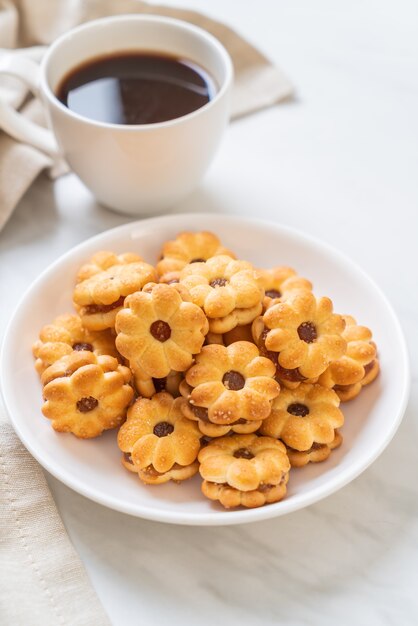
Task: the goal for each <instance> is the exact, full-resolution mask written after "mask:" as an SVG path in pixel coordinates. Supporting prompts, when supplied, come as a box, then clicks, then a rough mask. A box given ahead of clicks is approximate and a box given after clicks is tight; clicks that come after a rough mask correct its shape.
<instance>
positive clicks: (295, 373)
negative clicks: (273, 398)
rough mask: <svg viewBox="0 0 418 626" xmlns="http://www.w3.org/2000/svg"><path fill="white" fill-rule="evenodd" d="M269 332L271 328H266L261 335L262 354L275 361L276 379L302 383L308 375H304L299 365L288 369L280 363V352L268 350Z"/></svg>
mask: <svg viewBox="0 0 418 626" xmlns="http://www.w3.org/2000/svg"><path fill="white" fill-rule="evenodd" d="M268 333H269V330H268V329H267V328H265V329H264V330H263V332H262V334H261V336H260V343H261V345H260V354H261V355H262V356H265V357H266V358H267V359H270V361H273V363H274V365H275V366H276V374H275V378H276V380H278V382H280V380H287V381H288V382H289V383H301V382H303V381H304V380H306V377H305V376H302V374H301V373H300V371H299V369H298V368H297V367H296V368H295V369H286V368H285V367H282V366H281V365H280V363H279V354H280V353H279V352H271V350H267V348H266V337H267V335H268Z"/></svg>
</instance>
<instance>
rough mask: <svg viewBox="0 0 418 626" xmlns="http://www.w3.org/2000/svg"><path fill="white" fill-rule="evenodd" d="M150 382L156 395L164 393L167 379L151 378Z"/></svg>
mask: <svg viewBox="0 0 418 626" xmlns="http://www.w3.org/2000/svg"><path fill="white" fill-rule="evenodd" d="M152 382H153V383H154V387H155V392H156V393H159V392H160V391H165V386H166V384H167V378H153V379H152Z"/></svg>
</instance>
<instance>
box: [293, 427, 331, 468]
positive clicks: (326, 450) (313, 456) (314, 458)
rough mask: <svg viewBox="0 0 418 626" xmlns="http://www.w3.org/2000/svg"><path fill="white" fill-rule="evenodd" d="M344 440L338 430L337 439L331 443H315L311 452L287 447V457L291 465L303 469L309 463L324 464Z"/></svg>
mask: <svg viewBox="0 0 418 626" xmlns="http://www.w3.org/2000/svg"><path fill="white" fill-rule="evenodd" d="M342 442H343V438H342V436H341V435H340V433H339V432H338V431H337V430H336V431H335V437H334V439H333V440H332V441H331V443H313V444H312V447H311V448H310V449H309V450H304V451H302V452H301V451H300V450H295V449H294V448H289V446H287V447H286V451H287V456H288V457H289V461H290V465H291V466H292V467H303V466H304V465H307V464H308V463H322V461H326V460H327V458H328V457H329V455H330V454H331V452H332V451H333V450H335V448H339V446H340V445H341V444H342Z"/></svg>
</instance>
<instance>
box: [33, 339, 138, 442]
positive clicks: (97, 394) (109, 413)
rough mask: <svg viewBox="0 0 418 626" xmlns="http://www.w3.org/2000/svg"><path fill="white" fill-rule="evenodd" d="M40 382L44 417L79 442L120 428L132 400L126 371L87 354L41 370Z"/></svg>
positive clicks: (108, 360) (77, 354)
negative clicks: (111, 429)
mask: <svg viewBox="0 0 418 626" xmlns="http://www.w3.org/2000/svg"><path fill="white" fill-rule="evenodd" d="M60 368H61V369H60ZM43 381H44V383H45V387H44V390H43V395H44V400H45V403H44V405H43V407H42V412H43V414H44V415H45V417H47V418H48V419H50V420H51V422H52V427H53V428H54V429H55V430H57V431H59V432H71V433H73V434H74V435H75V436H76V437H81V438H83V439H87V438H91V437H97V436H98V435H101V433H102V432H103V431H104V430H108V429H110V428H115V427H116V426H120V424H121V423H122V422H123V421H124V420H125V418H126V409H127V407H128V405H129V403H130V402H131V400H132V397H133V389H132V387H131V386H130V384H129V383H130V381H131V372H130V370H129V369H128V368H127V367H124V366H123V365H120V364H119V362H118V361H117V360H116V359H114V358H112V357H108V356H105V357H96V356H95V355H94V354H93V353H92V352H87V351H84V352H83V351H82V352H72V353H71V354H70V355H68V356H64V357H63V358H62V359H60V361H57V362H56V363H54V364H53V365H51V366H50V367H49V368H48V369H47V370H45V372H44V373H43Z"/></svg>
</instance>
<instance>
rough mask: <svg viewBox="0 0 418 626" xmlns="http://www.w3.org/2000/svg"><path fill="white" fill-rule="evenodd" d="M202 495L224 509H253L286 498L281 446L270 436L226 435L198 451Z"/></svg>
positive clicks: (284, 456) (286, 472)
mask: <svg viewBox="0 0 418 626" xmlns="http://www.w3.org/2000/svg"><path fill="white" fill-rule="evenodd" d="M199 461H200V468H199V471H200V474H201V476H202V478H203V479H204V481H203V484H202V492H203V494H204V495H205V496H207V497H208V498H210V499H211V500H219V501H220V503H221V504H223V506H224V507H225V508H230V507H235V506H240V505H241V506H245V507H251V508H252V507H257V506H262V505H263V504H266V503H270V502H278V501H279V500H281V499H282V498H283V497H284V496H285V495H286V484H287V481H288V478H289V469H290V464H289V459H288V457H287V454H286V448H285V446H284V445H283V444H282V443H281V442H280V441H277V439H272V438H271V437H257V435H254V434H253V435H230V436H229V437H221V438H220V439H216V440H214V441H211V442H209V443H208V445H207V446H205V447H204V448H202V450H201V451H200V452H199Z"/></svg>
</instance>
